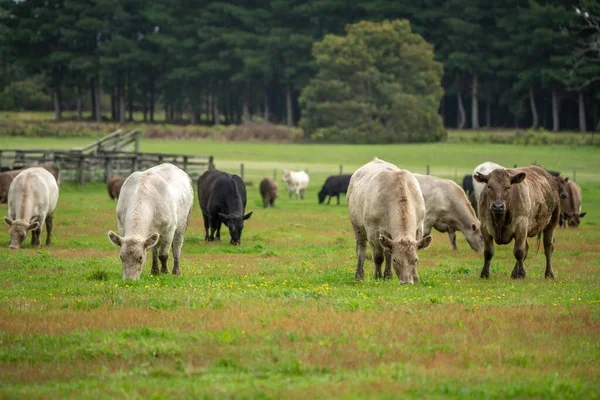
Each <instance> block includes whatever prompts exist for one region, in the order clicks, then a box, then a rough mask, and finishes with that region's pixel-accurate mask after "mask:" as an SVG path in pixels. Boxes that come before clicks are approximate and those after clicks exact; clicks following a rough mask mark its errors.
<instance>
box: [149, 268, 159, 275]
mask: <svg viewBox="0 0 600 400" xmlns="http://www.w3.org/2000/svg"><path fill="white" fill-rule="evenodd" d="M150 273H151V274H152V275H155V276H156V275H158V274H159V272H158V269H153V270H151V271H150Z"/></svg>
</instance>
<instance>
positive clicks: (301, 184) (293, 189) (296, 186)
mask: <svg viewBox="0 0 600 400" xmlns="http://www.w3.org/2000/svg"><path fill="white" fill-rule="evenodd" d="M281 181H282V182H285V184H286V185H287V191H288V193H289V195H290V199H291V198H292V194H293V193H295V194H296V200H297V199H298V196H300V198H301V199H304V192H306V188H307V187H308V181H309V178H308V174H307V173H306V172H304V171H289V170H287V169H285V170H283V177H282V178H281Z"/></svg>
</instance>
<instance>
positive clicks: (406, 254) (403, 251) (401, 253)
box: [379, 235, 431, 284]
mask: <svg viewBox="0 0 600 400" xmlns="http://www.w3.org/2000/svg"><path fill="white" fill-rule="evenodd" d="M379 243H381V245H382V246H383V247H384V248H385V249H387V250H388V251H389V252H390V253H391V257H392V267H393V268H394V271H396V275H397V276H398V279H400V282H401V283H411V284H412V283H414V282H415V281H416V280H417V279H418V274H417V264H418V262H419V256H418V254H417V251H418V250H421V249H426V248H427V247H429V245H430V244H431V236H429V235H428V236H425V237H424V238H422V239H421V240H418V241H415V240H412V239H405V238H401V239H399V240H395V241H394V240H392V239H390V238H388V237H387V236H384V235H380V236H379Z"/></svg>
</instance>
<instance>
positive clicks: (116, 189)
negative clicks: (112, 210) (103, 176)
mask: <svg viewBox="0 0 600 400" xmlns="http://www.w3.org/2000/svg"><path fill="white" fill-rule="evenodd" d="M123 183H125V178H123V177H122V176H113V177H112V178H110V179H109V180H108V183H107V184H106V187H107V189H108V196H109V197H110V198H111V200H114V199H117V200H118V199H119V194H120V193H121V187H122V186H123Z"/></svg>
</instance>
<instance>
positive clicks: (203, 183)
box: [198, 169, 252, 246]
mask: <svg viewBox="0 0 600 400" xmlns="http://www.w3.org/2000/svg"><path fill="white" fill-rule="evenodd" d="M198 200H199V202H200V208H201V210H202V217H203V218H204V230H205V231H206V235H205V237H204V240H208V241H213V240H215V231H216V239H217V240H221V223H223V224H225V225H227V227H228V228H229V236H230V237H231V241H230V243H231V244H232V245H234V246H235V245H238V244H240V242H241V238H242V230H243V229H244V221H245V220H247V219H248V218H250V216H252V212H250V213H248V214H245V215H244V212H245V210H246V186H245V185H244V182H243V181H242V178H240V177H239V176H237V175H231V174H228V173H227V172H223V171H218V170H216V169H211V170H208V171H206V172H205V173H204V174H202V176H200V178H199V179H198ZM209 230H210V235H209Z"/></svg>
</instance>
